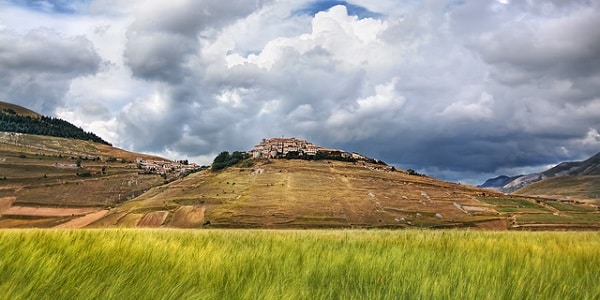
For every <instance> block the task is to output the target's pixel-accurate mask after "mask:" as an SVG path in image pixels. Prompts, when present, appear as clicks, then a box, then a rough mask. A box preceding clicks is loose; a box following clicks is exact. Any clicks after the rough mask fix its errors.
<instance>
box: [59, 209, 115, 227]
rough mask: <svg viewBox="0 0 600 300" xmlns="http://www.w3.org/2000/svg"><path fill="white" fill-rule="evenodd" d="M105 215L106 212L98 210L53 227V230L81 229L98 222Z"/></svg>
mask: <svg viewBox="0 0 600 300" xmlns="http://www.w3.org/2000/svg"><path fill="white" fill-rule="evenodd" d="M107 213H108V210H99V211H97V212H93V213H90V214H87V215H85V216H83V217H80V218H76V219H73V220H71V221H69V222H66V223H63V224H60V225H58V226H55V227H54V228H83V227H85V226H87V225H90V224H92V223H94V222H96V221H98V220H100V219H101V218H102V217H104V216H106V214H107Z"/></svg>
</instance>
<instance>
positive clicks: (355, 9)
mask: <svg viewBox="0 0 600 300" xmlns="http://www.w3.org/2000/svg"><path fill="white" fill-rule="evenodd" d="M337 5H343V6H346V9H347V10H348V15H351V16H357V17H358V18H359V19H364V18H373V19H377V18H380V17H381V16H382V15H381V14H379V13H376V12H372V11H370V10H368V9H366V8H364V7H362V6H359V5H354V4H350V3H348V2H346V1H339V0H324V1H314V2H311V3H309V4H307V5H305V6H303V7H302V8H300V9H298V10H295V11H294V12H293V14H294V15H310V16H314V15H316V14H317V13H318V12H320V11H326V10H328V9H330V8H332V7H334V6H337Z"/></svg>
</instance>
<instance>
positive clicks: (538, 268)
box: [0, 229, 600, 299]
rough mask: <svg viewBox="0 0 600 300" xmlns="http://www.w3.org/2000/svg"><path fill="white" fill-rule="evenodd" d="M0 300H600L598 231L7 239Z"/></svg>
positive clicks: (156, 233)
mask: <svg viewBox="0 0 600 300" xmlns="http://www.w3.org/2000/svg"><path fill="white" fill-rule="evenodd" d="M0 253H2V255H0V290H1V291H2V293H1V294H0V298H1V299H100V298H101V299H598V298H600V286H599V285H598V278H600V268H598V266H600V233H599V232H569V233H565V232H543V233H538V232H471V231H418V230H407V231H391V230H372V231H367V230H360V231H359V230H322V231H318V230H309V231H297V230H288V231H281V230H280V231H264V230H263V231H259V230H202V231H198V230H166V229H162V230H152V229H125V230H124V229H98V230H37V229H28V230H3V231H0Z"/></svg>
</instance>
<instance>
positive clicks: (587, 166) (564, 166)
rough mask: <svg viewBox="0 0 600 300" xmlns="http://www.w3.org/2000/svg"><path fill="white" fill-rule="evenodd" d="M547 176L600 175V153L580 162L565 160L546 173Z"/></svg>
mask: <svg viewBox="0 0 600 300" xmlns="http://www.w3.org/2000/svg"><path fill="white" fill-rule="evenodd" d="M543 174H544V176H545V177H555V176H565V175H571V176H577V175H600V153H597V154H596V155H594V156H592V157H590V158H588V159H586V160H584V161H580V162H563V163H560V164H558V165H557V166H556V167H554V168H551V169H549V170H547V171H545V172H544V173H543Z"/></svg>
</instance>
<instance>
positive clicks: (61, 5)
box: [11, 0, 90, 14]
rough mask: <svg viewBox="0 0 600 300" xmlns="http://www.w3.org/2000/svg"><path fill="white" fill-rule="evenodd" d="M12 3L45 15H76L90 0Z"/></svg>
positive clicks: (40, 0)
mask: <svg viewBox="0 0 600 300" xmlns="http://www.w3.org/2000/svg"><path fill="white" fill-rule="evenodd" d="M11 2H12V3H14V4H16V5H18V6H21V7H25V8H27V9H31V10H35V11H41V12H45V13H57V14H75V13H77V12H79V10H80V9H81V8H82V7H85V6H87V5H88V4H89V2H90V0H74V1H69V0H12V1H11Z"/></svg>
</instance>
